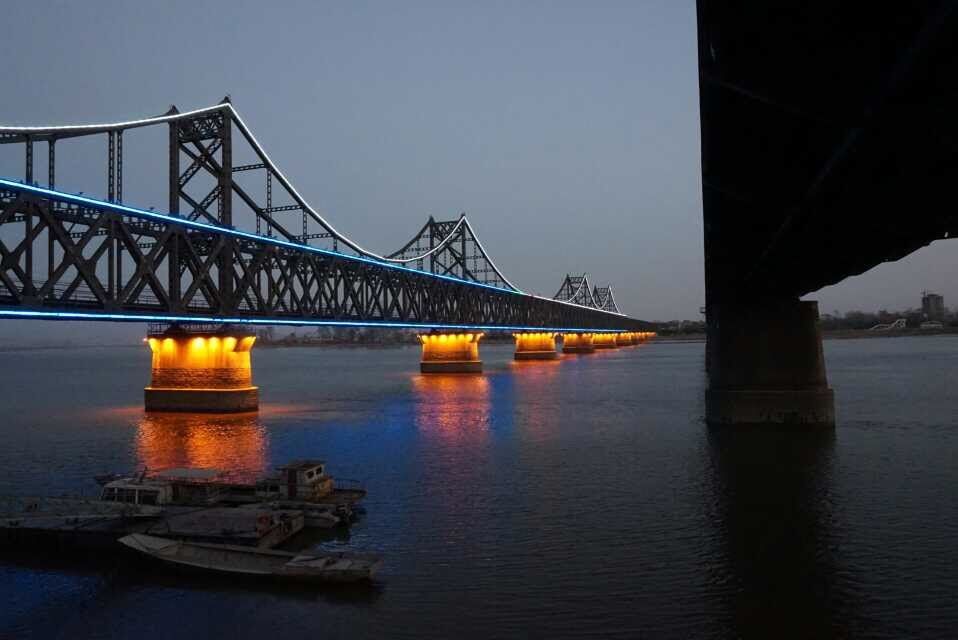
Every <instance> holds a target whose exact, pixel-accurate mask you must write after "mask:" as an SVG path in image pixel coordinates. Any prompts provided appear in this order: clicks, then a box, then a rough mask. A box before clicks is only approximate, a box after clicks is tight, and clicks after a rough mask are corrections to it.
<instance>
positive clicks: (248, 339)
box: [143, 324, 259, 413]
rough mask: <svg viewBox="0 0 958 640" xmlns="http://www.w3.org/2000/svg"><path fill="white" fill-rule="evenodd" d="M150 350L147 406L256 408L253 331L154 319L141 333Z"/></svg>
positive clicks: (211, 409)
mask: <svg viewBox="0 0 958 640" xmlns="http://www.w3.org/2000/svg"><path fill="white" fill-rule="evenodd" d="M146 341H147V343H148V344H149V346H150V351H151V352H152V354H153V358H152V370H151V378H150V384H149V386H148V387H146V388H145V389H144V390H143V398H144V405H145V408H146V410H147V411H188V412H200V413H232V412H242V411H256V410H257V409H258V408H259V388H258V387H255V386H254V385H253V369H252V361H251V359H250V352H251V350H252V348H253V343H254V342H255V341H256V337H255V336H253V335H250V334H248V333H246V332H243V331H236V330H232V329H230V328H229V327H225V326H216V325H179V324H173V325H157V326H154V327H151V330H150V332H149V335H148V336H147V338H146Z"/></svg>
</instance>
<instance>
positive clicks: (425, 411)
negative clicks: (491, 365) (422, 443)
mask: <svg viewBox="0 0 958 640" xmlns="http://www.w3.org/2000/svg"><path fill="white" fill-rule="evenodd" d="M489 387H490V384H489V380H488V379H487V378H486V377H485V376H471V375H456V374H449V375H442V374H430V375H425V376H414V377H413V394H414V396H415V403H416V427H417V428H418V429H419V431H420V432H422V433H426V434H430V435H435V436H438V437H440V438H442V439H443V440H461V441H468V440H474V439H476V438H477V437H479V438H482V439H484V438H485V437H486V436H487V435H488V431H489V421H490V419H491V412H492V403H491V400H490V388H489Z"/></svg>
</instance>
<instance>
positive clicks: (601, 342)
mask: <svg viewBox="0 0 958 640" xmlns="http://www.w3.org/2000/svg"><path fill="white" fill-rule="evenodd" d="M592 346H594V347H595V348H596V349H615V348H616V347H617V346H618V345H617V344H616V342H615V334H614V333H597V334H595V335H594V336H593V337H592Z"/></svg>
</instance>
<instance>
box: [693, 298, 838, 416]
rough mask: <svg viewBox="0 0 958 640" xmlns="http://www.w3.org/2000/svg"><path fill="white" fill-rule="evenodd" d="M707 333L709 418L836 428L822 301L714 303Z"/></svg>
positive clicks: (707, 408) (710, 309)
mask: <svg viewBox="0 0 958 640" xmlns="http://www.w3.org/2000/svg"><path fill="white" fill-rule="evenodd" d="M707 332H708V343H707V346H706V348H707V367H708V376H709V387H708V390H707V391H706V400H705V404H706V409H705V411H706V420H707V421H708V422H709V424H735V425H761V424H765V425H769V424H799V425H804V426H809V427H834V425H835V398H834V394H833V393H832V390H831V389H830V388H829V387H828V381H827V379H826V375H825V357H824V354H823V352H822V333H821V328H820V326H819V323H818V303H817V302H802V301H799V300H773V301H763V302H757V303H733V304H717V305H712V306H710V307H709V309H708V329H707Z"/></svg>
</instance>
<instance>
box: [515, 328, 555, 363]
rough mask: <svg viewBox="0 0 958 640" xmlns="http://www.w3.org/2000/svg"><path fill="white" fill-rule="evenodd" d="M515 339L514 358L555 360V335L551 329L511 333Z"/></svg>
mask: <svg viewBox="0 0 958 640" xmlns="http://www.w3.org/2000/svg"><path fill="white" fill-rule="evenodd" d="M512 335H513V337H514V338H515V339H516V353H515V356H514V357H515V359H516V360H555V359H556V358H558V357H559V352H558V351H556V336H557V335H558V334H557V333H555V332H553V331H525V332H522V333H514V334H512Z"/></svg>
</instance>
